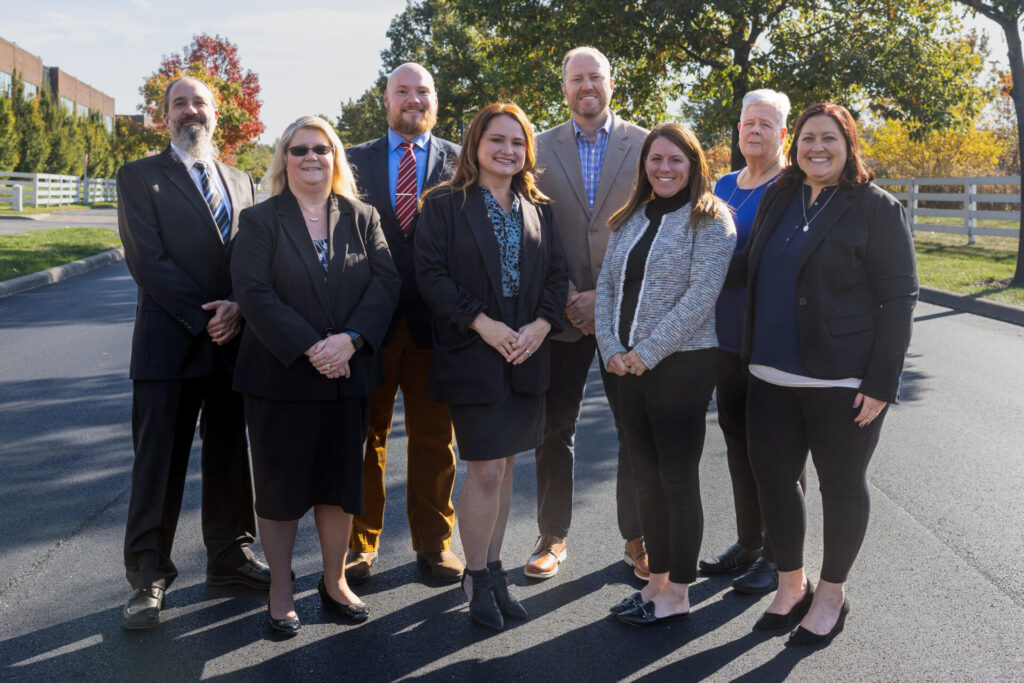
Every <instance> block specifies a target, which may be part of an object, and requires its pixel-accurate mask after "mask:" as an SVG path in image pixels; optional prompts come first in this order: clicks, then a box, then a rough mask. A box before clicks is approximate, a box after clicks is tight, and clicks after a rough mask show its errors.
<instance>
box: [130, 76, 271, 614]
mask: <svg viewBox="0 0 1024 683" xmlns="http://www.w3.org/2000/svg"><path fill="white" fill-rule="evenodd" d="M163 107H164V114H165V116H166V118H167V127H168V130H169V131H170V134H171V144H170V146H169V147H167V149H165V150H164V151H163V152H161V153H160V154H158V155H156V156H152V157H148V158H145V159H140V160H138V161H133V162H131V163H128V164H125V165H124V166H123V167H121V169H120V170H119V171H118V174H117V198H118V216H117V219H118V229H119V231H120V233H121V241H122V242H123V243H124V250H125V261H126V262H127V264H128V270H129V271H131V274H132V277H134V278H135V282H136V283H137V284H138V288H139V298H138V306H137V308H136V313H135V331H134V334H133V337H132V358H131V370H130V374H131V378H132V380H133V397H132V439H133V442H134V446H135V461H134V465H133V467H132V487H131V499H130V501H129V504H128V522H127V525H126V529H125V540H124V564H125V570H126V574H127V577H128V581H129V583H130V584H131V586H132V588H133V593H132V596H131V598H129V600H128V604H127V605H126V606H125V608H124V610H123V611H122V614H121V617H122V624H123V626H124V627H125V628H128V629H147V628H153V627H155V626H156V625H157V624H159V623H160V609H161V608H162V607H163V597H164V591H166V590H167V588H169V587H170V585H171V583H172V582H173V581H174V579H175V577H176V576H177V575H178V572H177V569H176V568H175V566H174V563H173V562H172V561H171V556H170V555H171V545H172V543H173V542H174V534H175V530H176V528H177V524H178V513H179V511H180V509H181V499H182V494H183V491H184V487H185V475H186V470H187V468H188V458H189V453H190V452H191V450H192V440H193V437H194V435H195V430H196V418H197V417H199V416H200V413H201V415H202V417H201V420H200V423H199V434H200V436H201V437H202V441H203V446H202V474H203V492H202V529H203V542H204V543H205V545H206V555H207V565H206V581H207V583H208V584H209V585H214V586H221V585H228V584H238V585H243V586H248V587H250V588H256V589H260V590H267V589H268V588H269V587H270V572H269V570H268V568H267V566H266V565H265V564H263V563H262V562H260V561H259V560H258V559H256V557H255V556H254V555H253V553H252V551H250V550H249V545H251V544H252V542H253V541H254V540H255V536H256V517H255V512H254V510H253V492H252V474H251V471H250V469H249V452H248V448H247V446H246V440H245V421H244V417H243V410H242V399H241V396H240V395H239V394H236V393H235V392H234V391H232V389H231V381H232V371H233V369H234V363H235V355H236V354H237V352H238V340H237V337H238V333H239V331H240V330H241V326H242V316H241V313H240V312H239V309H238V304H237V303H235V302H234V300H233V296H232V292H231V273H230V271H229V268H228V261H229V256H230V250H231V240H232V238H233V237H234V235H235V233H236V232H237V230H238V214H239V212H240V211H241V210H242V209H244V208H246V207H248V206H251V205H252V204H253V203H254V201H255V198H256V191H255V186H254V185H253V182H252V179H251V178H250V177H249V176H248V175H247V174H245V173H243V172H241V171H239V170H237V169H234V168H232V167H230V166H227V165H225V164H222V163H220V162H219V161H216V160H215V158H216V156H217V150H216V148H215V147H214V145H213V130H214V126H215V125H216V120H217V110H216V107H215V105H214V99H213V94H212V93H211V92H210V89H209V88H208V87H207V86H206V85H205V84H203V83H202V82H200V81H197V80H195V79H192V78H180V79H178V80H175V81H173V82H172V83H171V84H170V85H169V86H168V88H167V90H166V92H165V93H164V103H163Z"/></svg>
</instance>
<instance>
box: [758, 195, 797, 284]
mask: <svg viewBox="0 0 1024 683" xmlns="http://www.w3.org/2000/svg"><path fill="white" fill-rule="evenodd" d="M796 190H797V188H796V187H784V188H780V187H779V186H778V185H773V186H772V187H769V188H768V189H767V190H766V191H765V195H764V197H763V199H762V200H761V201H762V202H768V204H767V205H766V208H765V212H764V220H762V221H761V222H760V223H759V224H758V227H757V232H756V233H754V234H752V235H751V236H750V255H749V257H748V260H747V263H748V264H749V266H748V270H747V286H748V287H751V288H753V286H754V283H755V282H757V269H758V265H759V264H760V263H761V254H762V252H764V246H765V245H766V244H768V239H769V238H770V237H771V236H772V233H774V232H775V227H776V226H777V225H778V224H779V220H781V219H782V214H784V213H785V212H786V207H788V206H789V202H790V201H792V199H793V195H794V194H795V193H796ZM751 291H752V290H751Z"/></svg>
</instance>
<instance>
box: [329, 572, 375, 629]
mask: <svg viewBox="0 0 1024 683" xmlns="http://www.w3.org/2000/svg"><path fill="white" fill-rule="evenodd" d="M316 590H317V592H318V593H320V602H322V603H323V605H324V608H325V609H327V610H328V611H330V612H334V613H335V614H340V615H341V616H343V617H345V618H346V619H349V620H350V621H354V622H356V623H359V622H363V621H366V620H367V619H369V618H370V610H369V609H368V608H367V607H366V603H363V602H357V603H356V604H354V605H346V604H344V603H340V602H338V601H337V600H335V599H334V598H332V597H331V594H330V593H328V592H327V586H325V585H324V577H323V576H321V577H320V583H318V584H317V585H316Z"/></svg>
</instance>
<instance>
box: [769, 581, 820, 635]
mask: <svg viewBox="0 0 1024 683" xmlns="http://www.w3.org/2000/svg"><path fill="white" fill-rule="evenodd" d="M812 600H814V589H813V588H811V582H810V581H808V582H807V592H806V593H804V597H802V598H800V602H798V603H796V604H795V605H793V609H791V610H789V612H788V613H786V614H775V613H774V612H765V613H764V614H762V615H761V618H760V619H758V620H757V622H756V623H755V624H754V630H755V631H783V630H785V631H788V630H789V629H791V628H793V627H794V626H796V625H797V624H799V623H800V620H801V619H803V618H804V616H805V615H806V614H807V610H809V609H811V601H812Z"/></svg>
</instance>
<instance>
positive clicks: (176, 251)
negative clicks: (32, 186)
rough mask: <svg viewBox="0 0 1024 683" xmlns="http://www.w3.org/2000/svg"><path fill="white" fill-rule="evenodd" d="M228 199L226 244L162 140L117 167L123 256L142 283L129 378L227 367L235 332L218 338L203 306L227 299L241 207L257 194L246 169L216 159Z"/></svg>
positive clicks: (175, 376)
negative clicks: (149, 152) (158, 148)
mask: <svg viewBox="0 0 1024 683" xmlns="http://www.w3.org/2000/svg"><path fill="white" fill-rule="evenodd" d="M216 166H217V172H218V173H220V177H221V179H222V180H223V181H224V185H225V186H226V188H227V192H228V198H229V199H230V200H231V213H232V215H231V236H230V237H229V239H228V243H227V244H225V243H224V242H223V240H222V239H221V236H220V230H219V229H218V228H217V223H216V222H215V221H214V220H213V214H212V213H211V212H210V207H209V205H208V204H207V203H206V200H205V199H203V195H202V193H201V192H200V191H199V188H198V187H196V184H195V183H194V182H193V181H192V178H191V177H190V176H189V174H188V171H187V170H186V169H185V165H184V164H182V163H181V161H179V160H178V159H177V157H176V156H174V155H173V154H172V152H171V148H170V147H168V148H166V149H165V150H164V151H163V152H161V153H160V154H157V155H155V156H151V157H147V158H145V159H139V160H138V161H133V162H131V163H127V164H125V165H124V166H122V167H121V168H120V170H118V172H117V225H118V230H119V232H120V234H121V242H122V243H123V244H124V256H125V262H126V263H127V264H128V270H129V271H130V272H131V274H132V277H133V278H135V282H136V283H138V285H139V298H138V306H137V308H136V311H135V331H134V334H133V335H132V360H131V370H130V374H131V377H132V379H138V380H162V379H186V378H190V377H204V376H208V375H213V374H218V373H223V372H230V371H231V369H232V368H233V367H234V361H235V354H236V353H237V351H238V339H237V337H236V338H235V339H234V340H232V341H231V342H230V343H228V344H225V345H224V346H218V345H217V344H214V343H213V340H212V339H210V335H209V334H207V333H206V323H207V322H209V320H210V318H211V317H212V316H213V313H208V312H207V311H204V310H203V309H202V308H201V306H202V305H203V304H205V303H207V302H210V301H215V300H217V299H231V298H232V294H231V273H230V270H229V258H230V249H231V243H232V241H233V239H234V236H235V235H236V234H237V232H238V215H239V213H240V212H241V211H242V209H244V208H246V207H248V206H252V204H253V203H254V202H255V200H256V187H255V186H254V185H253V182H252V179H251V178H250V177H249V175H248V174H246V173H243V172H242V171H239V170H238V169H235V168H232V167H230V166H227V165H225V164H222V163H220V162H219V161H218V162H216Z"/></svg>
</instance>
